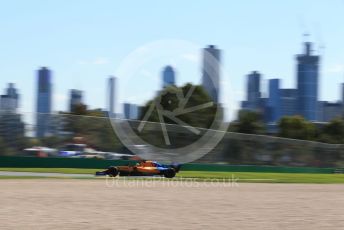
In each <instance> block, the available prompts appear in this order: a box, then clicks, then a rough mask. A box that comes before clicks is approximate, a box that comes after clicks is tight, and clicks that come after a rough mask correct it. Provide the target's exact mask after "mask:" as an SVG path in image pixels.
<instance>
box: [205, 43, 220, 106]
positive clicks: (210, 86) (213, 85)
mask: <svg viewBox="0 0 344 230" xmlns="http://www.w3.org/2000/svg"><path fill="white" fill-rule="evenodd" d="M220 56H221V50H219V49H217V48H216V47H215V46H214V45H210V46H208V47H207V48H204V50H203V69H202V85H203V88H204V89H205V90H206V91H207V92H208V94H209V96H210V97H211V98H212V99H213V101H214V102H215V103H219V93H220V92H219V91H220V59H221V57H220Z"/></svg>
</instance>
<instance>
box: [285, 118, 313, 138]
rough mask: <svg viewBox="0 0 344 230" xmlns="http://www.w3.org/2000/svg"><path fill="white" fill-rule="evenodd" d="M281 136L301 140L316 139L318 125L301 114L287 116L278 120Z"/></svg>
mask: <svg viewBox="0 0 344 230" xmlns="http://www.w3.org/2000/svg"><path fill="white" fill-rule="evenodd" d="M278 128H279V136H280V137H286V138H293V139H300V140H315V138H316V136H317V128H316V126H315V125H314V124H313V123H311V122H309V121H306V120H305V119H304V118H303V117H301V116H285V117H283V118H281V120H280V121H279V122H278Z"/></svg>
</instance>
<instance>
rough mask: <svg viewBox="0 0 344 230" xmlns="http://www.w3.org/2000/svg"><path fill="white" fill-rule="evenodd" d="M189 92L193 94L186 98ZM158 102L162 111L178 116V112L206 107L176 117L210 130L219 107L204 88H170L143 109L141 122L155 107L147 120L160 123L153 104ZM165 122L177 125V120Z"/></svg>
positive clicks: (187, 85) (192, 86)
mask: <svg viewBox="0 0 344 230" xmlns="http://www.w3.org/2000/svg"><path fill="white" fill-rule="evenodd" d="M192 89H193V91H192ZM189 92H192V94H191V95H190V97H188V98H186V97H187V95H188V93H189ZM156 102H158V104H159V106H161V107H160V109H162V110H165V111H171V112H175V113H177V114H178V111H183V109H185V110H188V108H192V107H195V106H200V105H205V106H204V107H203V108H201V109H197V110H194V111H191V110H190V111H189V112H185V113H181V114H180V115H177V116H176V118H178V119H180V120H182V121H183V122H185V123H187V124H189V125H191V126H194V127H201V128H209V127H210V126H211V125H212V124H213V121H214V119H215V114H216V111H217V105H216V104H214V103H213V104H212V100H211V98H210V97H209V95H208V94H207V92H206V91H205V90H204V89H203V87H202V86H199V85H192V84H186V85H184V86H182V87H175V86H170V87H167V88H165V89H164V90H163V91H161V92H160V93H159V95H158V96H156V97H155V98H154V99H153V100H150V101H149V102H148V103H146V105H145V106H144V107H143V108H142V110H141V114H140V118H141V120H142V119H144V118H145V115H146V114H147V112H148V111H149V108H151V107H153V106H154V110H153V112H152V113H151V115H150V116H149V117H148V118H147V119H148V121H152V122H160V120H159V115H158V111H157V108H156V107H155V105H154V104H153V105H152V103H156ZM183 102H186V104H185V105H183ZM219 117H220V116H219ZM164 121H165V122H166V123H170V124H176V123H177V122H176V121H175V120H173V119H170V118H168V117H164Z"/></svg>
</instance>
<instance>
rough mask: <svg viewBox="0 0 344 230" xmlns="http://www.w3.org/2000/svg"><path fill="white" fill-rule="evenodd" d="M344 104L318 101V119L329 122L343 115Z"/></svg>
mask: <svg viewBox="0 0 344 230" xmlns="http://www.w3.org/2000/svg"><path fill="white" fill-rule="evenodd" d="M343 115H344V114H343V104H342V103H341V102H328V101H319V102H318V121H321V122H329V121H331V120H333V119H335V118H340V117H343Z"/></svg>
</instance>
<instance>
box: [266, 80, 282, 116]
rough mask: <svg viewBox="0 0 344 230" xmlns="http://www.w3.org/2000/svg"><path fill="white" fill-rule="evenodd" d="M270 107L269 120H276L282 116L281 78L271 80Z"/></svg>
mask: <svg viewBox="0 0 344 230" xmlns="http://www.w3.org/2000/svg"><path fill="white" fill-rule="evenodd" d="M267 107H268V114H269V116H268V121H269V122H276V121H277V120H278V119H280V116H281V91H280V80H279V79H270V80H269V98H268V101H267Z"/></svg>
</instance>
